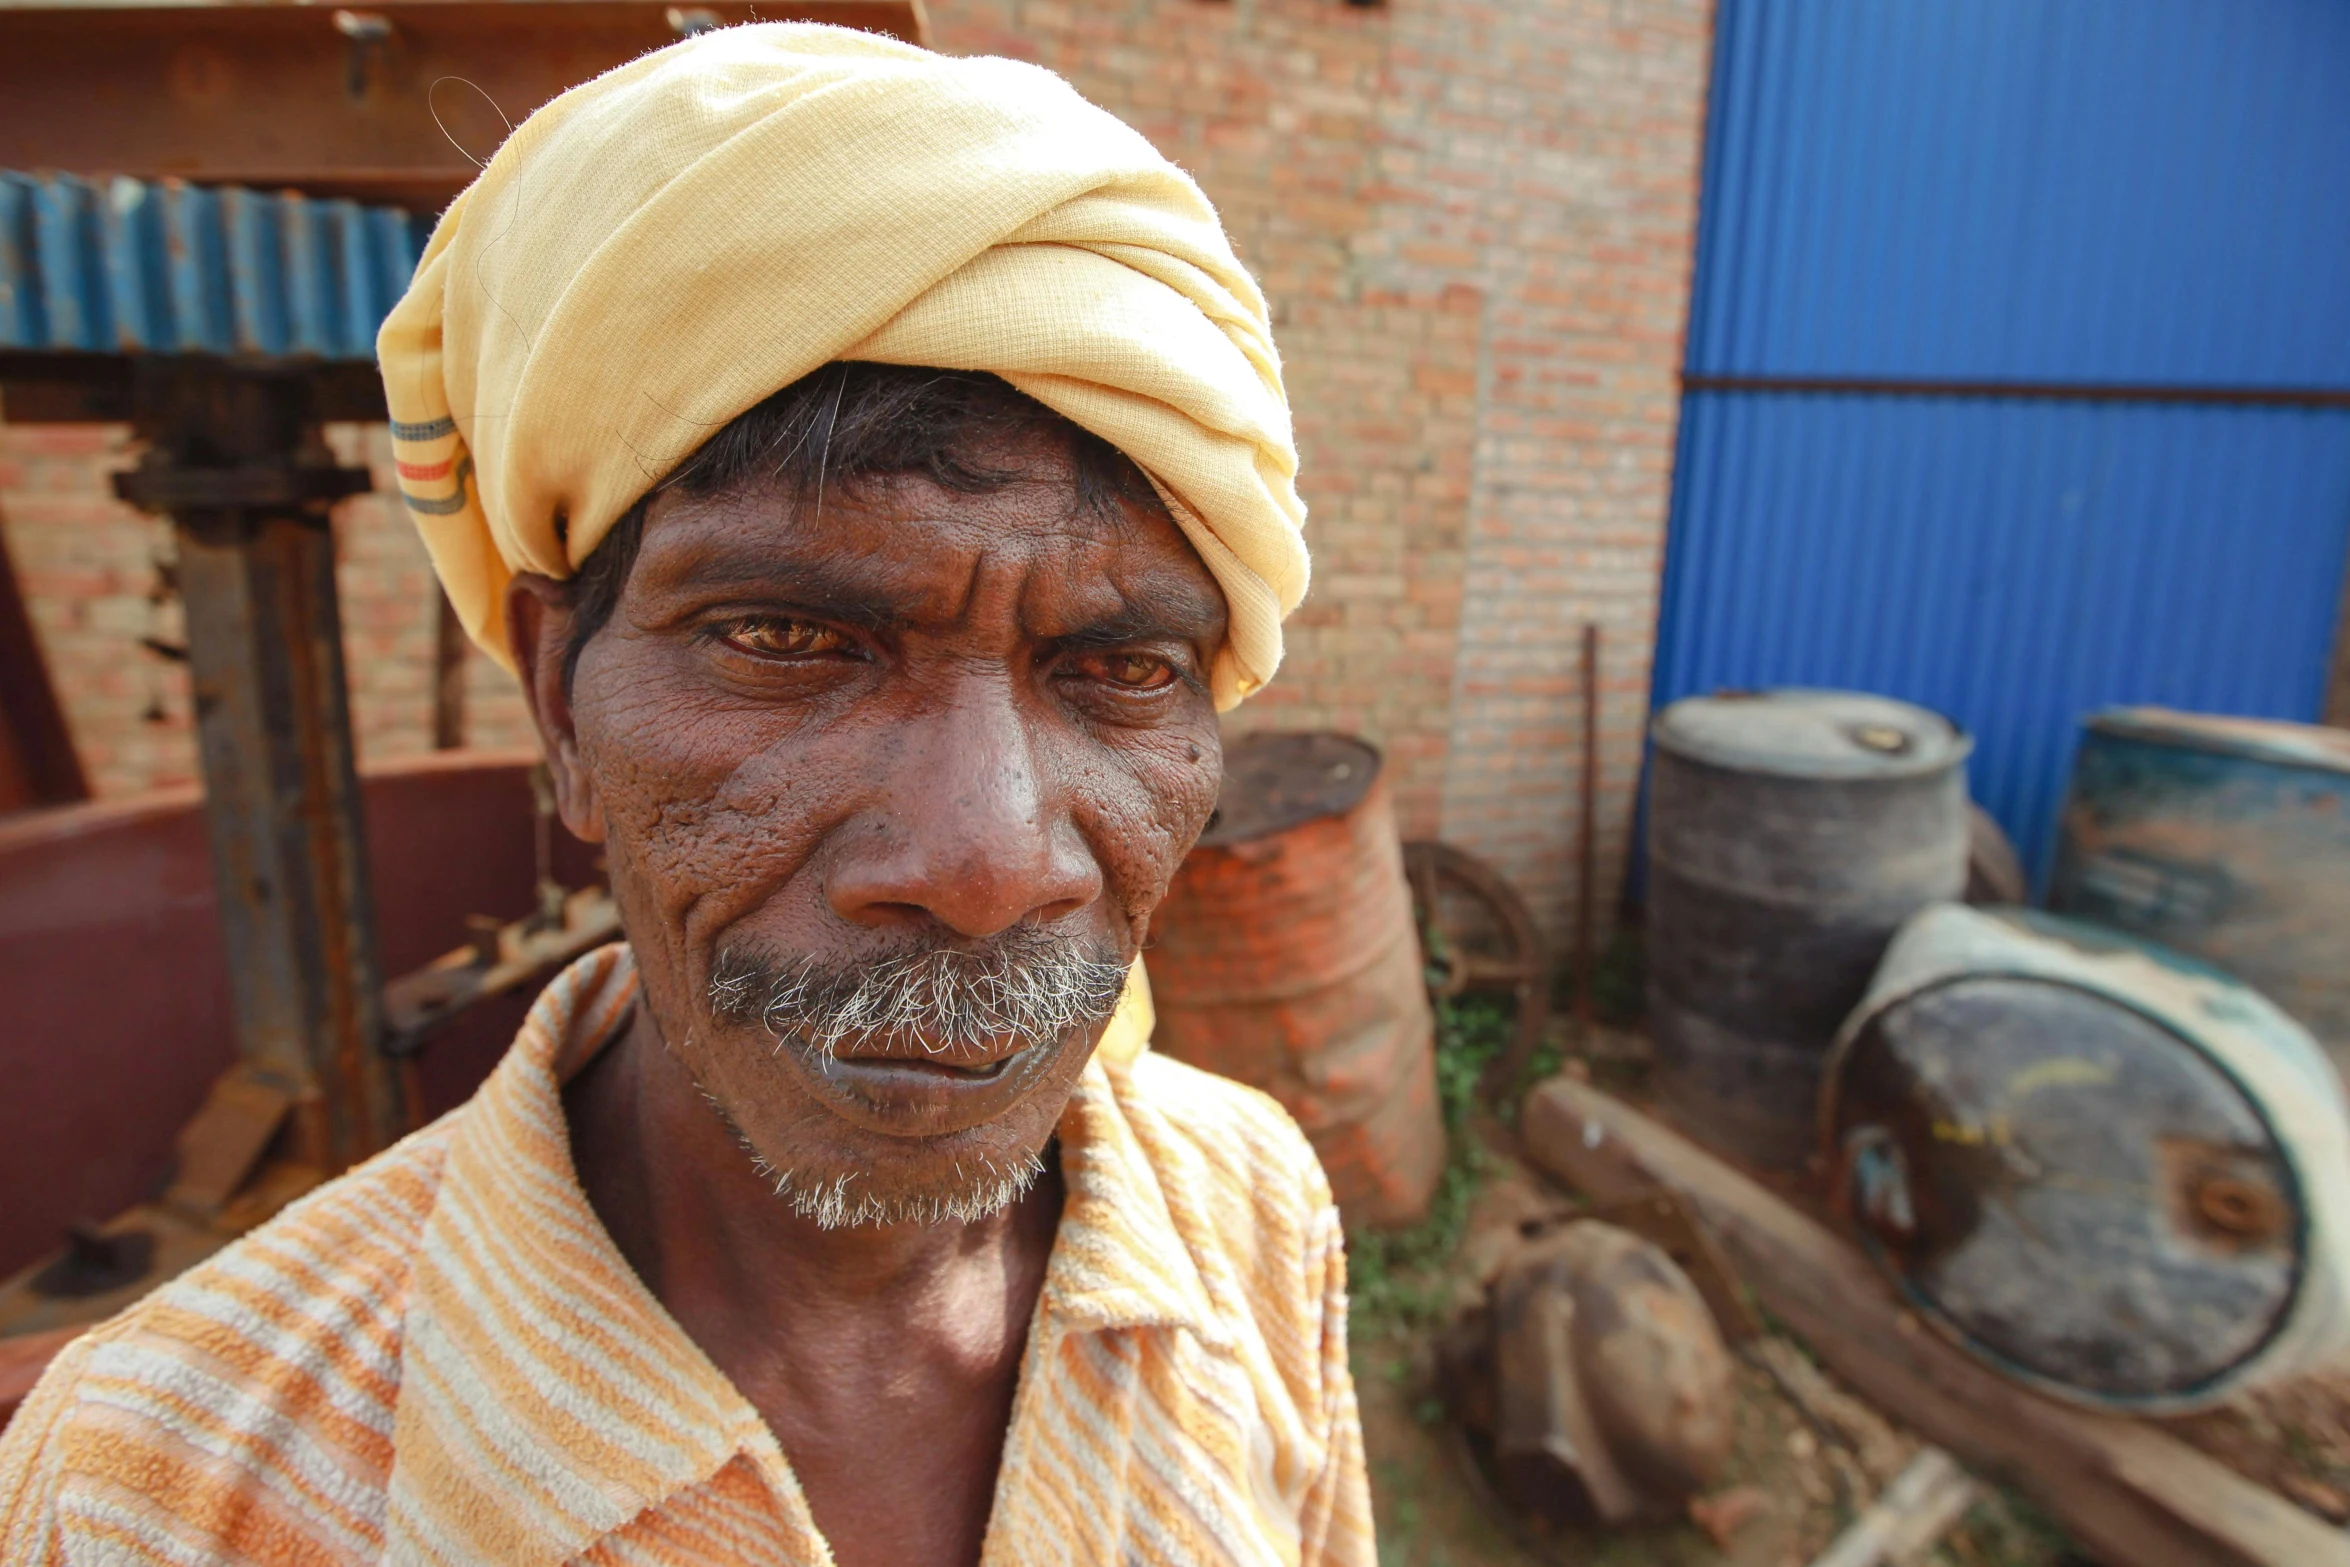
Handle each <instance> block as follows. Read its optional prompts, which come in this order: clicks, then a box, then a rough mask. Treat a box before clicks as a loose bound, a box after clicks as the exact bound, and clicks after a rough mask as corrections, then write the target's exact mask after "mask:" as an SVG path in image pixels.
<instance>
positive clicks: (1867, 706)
mask: <svg viewBox="0 0 2350 1567" xmlns="http://www.w3.org/2000/svg"><path fill="white" fill-rule="evenodd" d="M1652 732H1653V736H1654V739H1655V742H1656V752H1655V759H1654V761H1653V763H1652V764H1651V769H1650V773H1649V808H1648V854H1649V891H1648V973H1649V996H1648V1017H1649V1027H1650V1032H1651V1034H1652V1036H1653V1038H1654V1040H1655V1045H1656V1058H1655V1059H1656V1066H1655V1077H1654V1082H1655V1086H1656V1091H1657V1097H1658V1099H1659V1101H1660V1103H1661V1104H1662V1105H1663V1107H1664V1109H1665V1110H1666V1112H1667V1113H1668V1114H1670V1115H1671V1116H1672V1118H1673V1119H1674V1120H1676V1121H1677V1122H1679V1123H1680V1124H1681V1125H1682V1126H1683V1127H1684V1128H1685V1129H1687V1130H1688V1131H1689V1132H1690V1133H1692V1134H1693V1135H1694V1136H1696V1137H1697V1138H1698V1140H1699V1141H1701V1142H1703V1143H1705V1144H1707V1145H1708V1146H1710V1147H1712V1148H1714V1149H1716V1150H1718V1151H1721V1152H1724V1153H1728V1154H1732V1155H1734V1156H1736V1157H1738V1158H1741V1159H1744V1160H1746V1161H1748V1162H1749V1163H1752V1164H1757V1165H1761V1166H1764V1167H1766V1168H1773V1169H1796V1168H1799V1167H1801V1166H1802V1165H1803V1164H1804V1163H1805V1161H1806V1160H1807V1159H1808V1158H1809V1157H1810V1155H1811V1152H1812V1148H1813V1142H1814V1137H1815V1128H1816V1121H1815V1115H1816V1112H1817V1106H1818V1101H1819V1082H1820V1065H1821V1061H1822V1059H1823V1058H1824V1057H1825V1056H1826V1054H1827V1051H1828V1046H1829V1044H1830V1042H1831V1041H1832V1040H1833V1039H1834V1038H1835V1035H1836V1030H1837V1027H1838V1026H1839V1025H1840V1024H1841V1023H1842V1022H1843V1021H1844V1018H1845V1015H1846V1014H1847V1013H1849V1012H1850V1011H1851V1010H1852V1007H1853V1004H1854V1003H1855V1002H1857V1001H1858V1000H1860V998H1861V994H1862V992H1864V991H1865V990H1867V988H1868V983H1869V976H1870V974H1871V973H1872V972H1873V971H1874V970H1875V968H1876V965H1877V960H1878V959H1879V958H1880V957H1882V956H1883V955H1884V951H1885V945H1886V943H1887V942H1889V941H1891V940H1892V938H1893V933H1894V931H1895V930H1897V929H1899V928H1900V925H1901V922H1902V921H1903V920H1905V919H1907V918H1908V917H1909V916H1910V915H1912V914H1915V913H1916V912H1917V911H1918V910H1919V909H1921V908H1924V907H1925V906H1926V905H1928V904H1930V903H1934V902H1936V901H1939V900H1941V899H1946V898H1956V897H1958V896H1959V895H1960V894H1961V893H1962V892H1963V891H1964V890H1965V888H1966V884H1967V857H1968V821H1967V794H1966V757H1967V751H1968V749H1969V742H1968V739H1967V737H1966V735H1965V734H1964V733H1963V732H1962V731H1960V730H1959V729H1958V728H1957V727H1956V726H1955V725H1953V724H1952V723H1951V722H1950V721H1949V720H1948V719H1945V718H1943V717H1941V716H1940V715H1939V714H1936V713H1931V712H1928V711H1927V710H1925V709H1924V708H1921V707H1914V706H1911V705H1910V704H1909V703H1906V702H1897V701H1894V700H1892V699H1890V698H1887V697H1880V696H1869V695H1866V694H1863V693H1860V692H1853V691H1816V690H1802V689H1787V690H1775V691H1757V692H1725V693H1721V694H1718V695H1714V696H1702V697H1689V698H1686V699H1684V700H1682V701H1679V702H1675V703H1674V704H1673V705H1672V706H1670V707H1668V708H1666V709H1665V710H1664V711H1663V712H1662V713H1660V714H1658V715H1657V718H1656V722H1655V724H1654V726H1653V731H1652Z"/></svg>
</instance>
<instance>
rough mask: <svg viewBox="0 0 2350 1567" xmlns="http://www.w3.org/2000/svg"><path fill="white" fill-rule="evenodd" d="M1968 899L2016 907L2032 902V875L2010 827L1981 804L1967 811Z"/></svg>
mask: <svg viewBox="0 0 2350 1567" xmlns="http://www.w3.org/2000/svg"><path fill="white" fill-rule="evenodd" d="M1965 896H1966V901H1967V902H1969V903H1974V904H1981V905H1985V906H1989V907H2013V906H2015V905H2019V904H2025V903H2029V902H2031V901H2032V882H2031V878H2030V877H2029V876H2027V875H2025V874H2024V862H2023V858H2022V856H2020V855H2018V854H2017V853H2016V852H2015V843H2014V841H2013V840H2011V839H2010V838H2009V837H2008V836H2007V830H2006V829H2005V828H2003V827H2001V826H2000V825H1999V823H1998V822H1997V821H1995V820H1994V819H1993V818H1992V815H1991V813H1990V812H1989V811H1986V810H1984V809H1983V808H1982V807H1981V806H1980V805H1969V806H1968V807H1967V810H1966V894H1965Z"/></svg>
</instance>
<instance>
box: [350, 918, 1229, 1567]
mask: <svg viewBox="0 0 2350 1567" xmlns="http://www.w3.org/2000/svg"><path fill="white" fill-rule="evenodd" d="M635 995H636V970H635V963H634V959H633V956H632V955H631V954H630V952H629V950H628V948H627V947H626V946H624V945H623V946H612V947H606V948H604V949H602V950H601V951H598V952H595V953H591V954H589V955H588V956H587V957H585V958H582V959H581V960H580V961H579V962H577V963H575V964H574V965H572V966H571V967H570V968H569V969H567V970H565V971H564V973H562V974H561V975H560V976H558V977H557V978H556V980H555V981H554V982H553V983H552V984H550V985H549V986H548V987H547V989H546V991H545V992H544V993H543V994H542V995H541V996H540V998H539V1000H538V1003H537V1004H536V1005H535V1006H534V1007H533V1008H532V1009H531V1013H530V1016H529V1018H528V1019H527V1020H526V1021H525V1022H524V1024H523V1027H522V1031H521V1033H520V1034H519V1035H518V1036H517V1038H516V1040H515V1043H514V1046H513V1048H512V1049H511V1050H510V1051H509V1052H508V1053H507V1055H506V1057H505V1059H504V1060H503V1061H502V1062H500V1064H499V1066H498V1068H497V1070H496V1071H495V1072H493V1073H492V1074H491V1076H490V1078H489V1080H488V1081H487V1082H486V1083H484V1084H483V1086H482V1088H481V1091H480V1092H479V1094H478V1095H476V1097H475V1099H474V1100H473V1102H472V1103H471V1104H470V1105H468V1106H467V1108H466V1110H465V1111H464V1112H462V1117H463V1119H462V1122H461V1124H460V1125H459V1126H458V1127H457V1128H456V1129H455V1131H454V1133H453V1135H452V1137H451V1139H450V1145H449V1153H448V1163H447V1166H446V1168H445V1170H444V1172H443V1176H442V1182H441V1188H440V1196H439V1200H438V1202H437V1204H436V1205H435V1208H434V1211H433V1215H432V1218H431V1220H430V1221H429V1222H428V1224H427V1226H426V1229H425V1233H424V1236H423V1238H422V1243H421V1246H420V1249H419V1252H418V1256H417V1263H416V1270H415V1275H414V1280H413V1284H412V1288H411V1295H410V1299H409V1302H408V1306H407V1326H406V1333H405V1336H404V1342H403V1348H402V1356H401V1378H402V1380H401V1391H400V1400H399V1406H398V1413H397V1416H396V1424H395V1428H394V1432H393V1471H392V1485H391V1497H390V1517H389V1519H388V1523H389V1526H390V1530H389V1533H390V1538H389V1540H388V1542H387V1543H388V1545H389V1547H390V1549H389V1551H388V1553H387V1554H388V1557H389V1559H390V1560H392V1561H434V1560H440V1561H474V1562H482V1563H495V1564H511V1567H524V1564H532V1567H537V1564H544V1563H551V1562H559V1561H567V1560H569V1559H571V1558H572V1557H574V1556H576V1555H578V1554H579V1553H580V1552H582V1551H583V1550H585V1549H586V1548H587V1547H589V1546H590V1545H592V1544H593V1543H594V1542H595V1541H596V1540H598V1539H600V1538H601V1537H603V1536H604V1535H606V1534H608V1533H610V1532H611V1531H612V1530H614V1529H617V1528H619V1527H620V1526H622V1525H623V1524H625V1523H627V1522H628V1521H629V1520H630V1519H632V1518H634V1517H635V1516H636V1515H637V1514H638V1513H640V1512H642V1511H643V1510H644V1509H646V1508H647V1507H650V1506H656V1505H658V1504H659V1503H661V1502H662V1501H663V1500H664V1499H666V1498H668V1497H670V1496H672V1495H674V1494H675V1493H677V1492H678V1491H680V1490H682V1489H684V1488H686V1487H688V1486H692V1485H696V1484H699V1483H701V1482H702V1481H705V1480H707V1479H709V1478H710V1477H711V1476H712V1475H714V1474H716V1473H717V1471H718V1470H719V1469H720V1468H722V1467H723V1466H724V1465H725V1464H726V1463H728V1462H729V1461H730V1460H731V1459H732V1458H734V1457H735V1456H736V1455H737V1454H743V1453H749V1454H752V1455H754V1456H756V1457H759V1458H760V1459H761V1460H762V1463H761V1467H762V1468H763V1469H764V1470H765V1471H766V1472H767V1473H768V1474H769V1475H770V1477H771V1480H773V1481H774V1482H776V1483H777V1484H778V1485H779V1488H780V1491H781V1493H782V1494H780V1495H779V1496H778V1497H777V1501H778V1503H779V1504H780V1505H782V1506H784V1507H786V1508H787V1509H792V1510H796V1511H798V1512H799V1514H800V1521H802V1522H803V1523H804V1522H805V1521H806V1515H805V1503H804V1499H802V1498H801V1497H800V1495H799V1493H798V1485H797V1483H796V1481H793V1480H792V1479H791V1478H790V1469H789V1466H788V1464H786V1463H784V1461H783V1458H782V1454H781V1452H780V1450H779V1449H778V1448H777V1447H776V1444H775V1440H774V1437H773V1436H772V1435H771V1434H770V1433H769V1432H768V1430H767V1427H766V1425H765V1423H764V1422H763V1421H762V1420H761V1419H760V1418H759V1415H758V1413H757V1411H756V1410H754V1409H753V1408H752V1407H751V1405H750V1403H749V1401H748V1400H746V1399H745V1398H744V1397H743V1396H742V1395H741V1393H740V1392H738V1391H737V1390H736V1389H735V1387H734V1385H733V1384H732V1382H730V1381H729V1380H728V1379H727V1377H726V1376H725V1374H724V1373H722V1372H721V1371H719V1369H718V1368H717V1367H716V1366H715V1365H713V1364H711V1362H710V1360H709V1358H708V1357H707V1356H706V1355H704V1354H703V1353H702V1351H701V1350H700V1348H699V1347H698V1346H696V1345H695V1344H694V1342H693V1341H692V1339H690V1338H689V1337H687V1335H686V1333H685V1331H684V1329H682V1328H681V1327H679V1326H678V1324H677V1321H676V1319H675V1318H673V1317H671V1316H670V1314H669V1313H668V1311H667V1310H666V1309H665V1308H664V1307H663V1306H662V1305H661V1303H660V1302H659V1301H658V1300H657V1299H655V1298H654V1296H653V1294H652V1292H651V1291H650V1290H649V1289H647V1288H646V1287H645V1285H644V1283H643V1282H642V1281H641V1280H640V1279H639V1278H638V1277H637V1275H636V1273H635V1270H634V1269H632V1268H631V1267H630V1266H629V1265H628V1262H627V1260H626V1259H625V1258H623V1257H622V1256H621V1255H620V1251H619V1248H618V1247H617V1246H616V1245H615V1244H614V1243H613V1241H612V1239H611V1236H610V1235H609V1234H608V1233H607V1232H606V1230H605V1228H604V1226H603V1223H602V1221H601V1220H600V1219H598V1218H597V1216H596V1213H595V1210H594V1208H593V1207H592V1206H591V1205H590V1204H589V1202H588V1200H587V1195H586V1193H585V1192H584V1191H583V1190H582V1189H581V1187H580V1183H579V1179H578V1176H577V1173H576V1171H575V1170H574V1168H573V1165H572V1162H571V1143H570V1134H569V1128H568V1126H567V1125H566V1123H565V1120H564V1114H563V1103H562V1097H561V1092H562V1083H561V1078H562V1075H564V1069H565V1068H570V1069H573V1070H576V1068H577V1067H578V1066H579V1065H580V1064H582V1063H584V1062H585V1061H586V1060H587V1059H589V1058H590V1057H592V1056H593V1055H594V1053H595V1050H596V1048H598V1047H599V1046H600V1044H601V1043H602V1042H603V1041H605V1040H607V1039H609V1038H610V1037H612V1036H613V1035H614V1034H615V1033H616V1032H617V1031H618V1028H619V1025H620V1024H621V1023H622V1022H623V1021H624V1020H625V1018H626V1016H627V1014H628V1009H629V1007H630V1006H631V1005H632V1004H633V1002H634V999H635ZM1169 1130H1170V1129H1169V1128H1167V1127H1165V1126H1163V1125H1161V1124H1160V1121H1159V1118H1158V1117H1157V1116H1156V1115H1154V1114H1153V1113H1152V1111H1151V1109H1150V1107H1149V1106H1148V1105H1147V1104H1146V1103H1143V1102H1142V1101H1141V1100H1140V1098H1139V1096H1137V1095H1136V1094H1135V1093H1134V1087H1133V1076H1132V1073H1131V1070H1130V1066H1129V1065H1128V1064H1126V1063H1119V1064H1117V1065H1106V1064H1105V1063H1104V1062H1103V1061H1101V1060H1095V1061H1092V1062H1089V1063H1088V1064H1087V1066H1086V1069H1085V1072H1084V1074H1083V1076H1082V1077H1081V1078H1080V1080H1079V1083H1078V1086H1077V1089H1076V1091H1075V1093H1074V1094H1073V1095H1072V1097H1071V1100H1070V1103H1069V1108H1068V1110H1067V1112H1066V1113H1065V1114H1064V1116H1063V1118H1062V1121H1061V1125H1060V1128H1059V1132H1060V1143H1061V1173H1062V1180H1063V1183H1064V1186H1065V1189H1066V1193H1067V1196H1066V1200H1065V1202H1064V1204H1063V1208H1062V1214H1061V1223H1060V1229H1059V1232H1058V1234H1057V1236H1056V1237H1055V1240H1054V1245H1053V1251H1052V1256H1051V1260H1050V1261H1049V1263H1048V1264H1047V1268H1046V1274H1045V1282H1044V1287H1043V1291H1042V1294H1041V1296H1040V1298H1039V1303H1038V1321H1037V1326H1038V1328H1039V1330H1040V1334H1039V1339H1041V1334H1042V1333H1043V1332H1068V1333H1080V1332H1110V1331H1117V1330H1121V1329H1146V1328H1154V1327H1155V1328H1174V1329H1184V1330H1189V1331H1191V1332H1193V1333H1195V1334H1198V1335H1200V1336H1201V1337H1203V1338H1205V1339H1208V1340H1209V1341H1211V1342H1220V1341H1221V1340H1222V1337H1223V1335H1222V1334H1221V1333H1220V1332H1219V1331H1218V1329H1217V1326H1216V1323H1217V1316H1216V1313H1215V1312H1214V1310H1213V1309H1212V1305H1211V1302H1210V1299H1209V1292H1208V1289H1207V1287H1206V1285H1205V1284H1204V1283H1203V1280H1202V1278H1201V1274H1200V1271H1199V1268H1198V1266H1197V1264H1196V1263H1195V1262H1194V1260H1193V1254H1192V1251H1191V1248H1190V1247H1188V1246H1186V1245H1185V1244H1184V1242H1183V1239H1182V1230H1183V1228H1185V1226H1184V1225H1183V1224H1182V1223H1181V1220H1180V1213H1179V1211H1180V1209H1181V1208H1182V1201H1181V1197H1180V1193H1179V1192H1173V1191H1172V1190H1171V1185H1170V1183H1169V1182H1167V1181H1166V1180H1164V1179H1163V1175H1164V1174H1173V1173H1174V1171H1173V1170H1172V1169H1167V1168H1164V1167H1165V1166H1166V1163H1167V1160H1168V1159H1169V1158H1170V1157H1178V1156H1179V1149H1180V1146H1181V1145H1180V1142H1179V1140H1177V1139H1173V1138H1171V1137H1170V1136H1169ZM1193 1157H1196V1154H1194V1155H1193ZM1171 1195H1172V1196H1173V1197H1174V1201H1172V1202H1171V1200H1170V1199H1171ZM1037 1341H1038V1340H1032V1344H1033V1343H1034V1342H1037ZM1024 1374H1025V1372H1024ZM810 1527H812V1525H810Z"/></svg>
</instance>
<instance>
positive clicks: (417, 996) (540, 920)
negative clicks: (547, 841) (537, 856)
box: [384, 887, 620, 1057]
mask: <svg viewBox="0 0 2350 1567" xmlns="http://www.w3.org/2000/svg"><path fill="white" fill-rule="evenodd" d="M558 890H560V889H558ZM466 923H467V925H468V926H469V927H471V929H472V931H473V938H474V939H473V940H472V941H470V942H468V943H467V944H466V945H464V946H462V947H457V948H455V949H453V950H451V951H449V952H448V953H445V954H444V955H442V956H441V957H439V958H436V959H434V960H433V961H432V962H431V963H428V964H426V965H425V966H424V967H423V968H420V969H418V970H416V971H415V972H414V973H411V974H403V975H402V976H400V977H399V978H398V979H395V980H393V981H392V982H391V984H389V985H387V986H385V987H384V1014H385V1022H386V1025H387V1028H388V1034H387V1037H386V1039H385V1045H384V1048H385V1049H386V1050H387V1051H389V1052H390V1053H391V1054H393V1055H395V1056H400V1057H408V1056H413V1055H414V1054H416V1052H418V1051H419V1050H422V1049H423V1048H424V1045H425V1042H426V1041H427V1039H429V1038H430V1036H431V1034H432V1032H433V1030H435V1029H437V1028H439V1027H440V1026H441V1025H442V1024H444V1023H447V1022H448V1021H449V1020H450V1019H451V1018H454V1017H455V1016H456V1015H457V1014H458V1013H459V1012H462V1011H463V1010H464V1009H465V1008H467V1007H469V1006H472V1005H473V1004H474V1003H476V1002H480V1001H486V1000H488V999H489V998H490V997H492V996H502V995H505V994H507V993H508V992H510V991H515V990H519V989H521V988H522V987H523V986H525V985H530V984H535V983H536V982H538V981H540V980H542V979H544V978H546V977H547V976H548V975H549V974H552V973H554V972H555V971H556V970H557V969H559V968H561V967H563V966H564V965H565V964H567V963H569V962H571V961H572V960H573V959H574V958H577V957H580V956H581V955H583V954H585V953H588V952H591V951H593V950H594V949H596V948H597V947H600V946H602V945H604V943H606V942H608V941H616V940H618V939H619V937H620V908H619V905H617V904H615V903H614V902H613V901H612V895H611V894H610V893H608V892H606V891H605V890H604V889H603V888H601V887H582V888H580V889H579V890H577V891H575V892H570V893H565V894H563V895H562V897H561V899H560V901H559V903H558V906H557V908H556V911H555V914H554V917H553V918H552V919H550V918H549V917H548V916H547V914H546V912H545V911H544V910H543V909H541V910H540V911H537V912H534V913H532V914H530V915H528V916H526V917H524V918H522V919H518V920H496V919H492V918H489V917H487V916H484V915H474V916H472V917H471V918H469V919H468V920H467V921H466Z"/></svg>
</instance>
